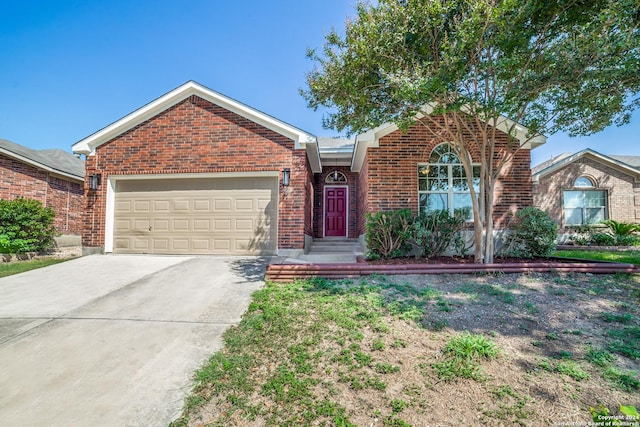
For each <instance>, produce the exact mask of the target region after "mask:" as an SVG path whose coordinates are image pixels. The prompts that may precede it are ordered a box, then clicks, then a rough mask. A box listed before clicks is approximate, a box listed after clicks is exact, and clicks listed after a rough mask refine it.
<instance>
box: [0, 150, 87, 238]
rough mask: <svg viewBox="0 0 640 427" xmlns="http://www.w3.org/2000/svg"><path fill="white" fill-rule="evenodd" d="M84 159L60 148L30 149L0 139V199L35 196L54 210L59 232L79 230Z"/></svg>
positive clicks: (80, 227) (74, 232) (76, 232)
mask: <svg viewBox="0 0 640 427" xmlns="http://www.w3.org/2000/svg"><path fill="white" fill-rule="evenodd" d="M83 182H84V161H83V160H81V159H79V158H77V157H76V156H74V155H73V154H71V153H67V152H65V151H62V150H58V149H52V150H32V149H30V148H27V147H24V146H22V145H18V144H16V143H13V142H11V141H7V140H5V139H0V198H2V199H16V198H19V197H22V198H25V199H35V200H39V201H40V202H42V204H43V205H44V206H47V207H51V208H53V210H54V211H55V213H56V216H55V219H54V225H55V227H56V230H57V231H58V233H60V234H63V235H77V236H79V235H80V234H81V233H82V228H83V225H82V202H83Z"/></svg>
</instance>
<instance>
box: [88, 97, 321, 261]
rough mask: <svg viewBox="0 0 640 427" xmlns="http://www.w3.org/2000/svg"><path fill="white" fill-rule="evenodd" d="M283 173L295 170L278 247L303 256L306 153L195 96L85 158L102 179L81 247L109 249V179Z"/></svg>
mask: <svg viewBox="0 0 640 427" xmlns="http://www.w3.org/2000/svg"><path fill="white" fill-rule="evenodd" d="M284 168H290V169H291V185H290V186H289V187H288V188H287V189H286V191H283V190H282V187H281V189H280V195H279V209H278V247H279V248H280V249H291V248H293V249H301V248H302V247H303V245H304V232H305V216H306V215H308V214H305V205H306V204H307V201H306V198H307V196H308V193H309V189H308V187H307V183H308V174H309V172H308V162H307V159H306V153H305V150H295V149H294V142H293V141H292V140H290V139H288V138H286V137H284V136H282V135H280V134H278V133H276V132H273V131H271V130H269V129H267V128H265V127H263V126H261V125H259V124H256V123H254V122H252V121H250V120H248V119H245V118H244V117H242V116H239V115H237V114H234V113H232V112H230V111H228V110H225V109H223V108H221V107H219V106H217V105H214V104H212V103H210V102H208V101H206V100H204V99H202V98H200V97H198V96H191V97H189V98H187V99H186V100H184V101H182V102H180V103H178V104H176V105H175V106H173V107H171V108H169V109H167V110H165V111H164V112H162V113H160V114H158V115H157V116H155V117H153V118H151V119H150V120H147V121H146V122H144V123H141V124H140V125H138V126H136V127H134V128H133V129H130V130H129V131H127V132H125V133H123V134H121V135H119V136H118V137H116V138H114V139H112V140H111V141H109V142H107V143H105V144H103V145H101V146H100V147H98V148H97V150H96V154H95V155H93V156H88V158H87V175H89V174H92V173H101V174H102V183H103V184H102V185H101V186H100V188H99V189H98V190H97V191H95V192H90V194H89V195H88V197H87V198H86V213H85V216H84V233H83V245H84V246H87V247H100V246H103V245H104V240H105V236H104V229H105V224H104V222H105V198H106V189H107V185H106V182H107V180H108V178H109V177H110V176H112V175H130V174H140V175H144V174H168V173H212V172H248V171H252V172H253V171H255V172H259V171H278V173H279V175H281V173H280V171H282V169H284ZM309 210H310V209H308V208H307V211H309ZM308 228H309V227H308ZM309 230H310V228H309ZM309 232H310V231H309Z"/></svg>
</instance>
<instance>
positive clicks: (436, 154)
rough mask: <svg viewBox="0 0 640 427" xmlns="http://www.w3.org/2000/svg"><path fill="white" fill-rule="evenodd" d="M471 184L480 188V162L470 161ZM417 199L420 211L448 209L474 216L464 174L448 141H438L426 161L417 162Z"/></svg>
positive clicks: (469, 218) (452, 212)
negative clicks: (471, 164) (471, 165)
mask: <svg viewBox="0 0 640 427" xmlns="http://www.w3.org/2000/svg"><path fill="white" fill-rule="evenodd" d="M473 188H474V189H475V191H476V192H477V191H480V165H473ZM418 199H419V208H420V212H429V211H436V210H447V211H449V214H451V215H453V214H454V213H458V214H461V215H462V216H463V217H464V218H465V219H468V220H471V219H473V209H472V207H471V194H470V193H469V184H468V183H467V175H466V174H465V171H464V167H463V166H462V162H460V159H459V158H458V156H457V154H456V153H455V152H454V151H453V149H452V147H451V146H450V145H449V144H440V145H438V146H437V147H436V148H434V149H433V151H432V152H431V156H430V157H429V163H428V164H420V165H418Z"/></svg>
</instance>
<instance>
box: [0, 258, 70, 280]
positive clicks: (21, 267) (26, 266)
mask: <svg viewBox="0 0 640 427" xmlns="http://www.w3.org/2000/svg"><path fill="white" fill-rule="evenodd" d="M70 259H72V258H60V259H34V260H31V261H20V262H11V263H9V262H7V263H1V264H0V277H6V276H11V275H14V274H18V273H24V272H25V271H29V270H35V269H36V268H42V267H47V266H49V265H53V264H58V263H61V262H64V261H68V260H70Z"/></svg>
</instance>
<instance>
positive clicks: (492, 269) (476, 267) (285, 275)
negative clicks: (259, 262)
mask: <svg viewBox="0 0 640 427" xmlns="http://www.w3.org/2000/svg"><path fill="white" fill-rule="evenodd" d="M553 272H555V273H571V272H573V273H592V274H612V273H640V269H638V267H636V266H635V265H633V264H622V263H602V262H574V263H566V262H556V261H549V262H523V263H504V264H459V265H452V264H398V265H372V264H366V263H357V264H272V265H269V266H268V267H267V272H266V279H267V280H271V281H276V282H292V281H293V280H295V279H302V278H309V277H322V278H328V279H345V278H357V277H362V276H369V275H372V274H385V275H398V274H477V273H485V274H487V273H553Z"/></svg>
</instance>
